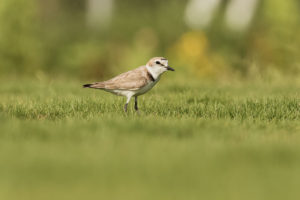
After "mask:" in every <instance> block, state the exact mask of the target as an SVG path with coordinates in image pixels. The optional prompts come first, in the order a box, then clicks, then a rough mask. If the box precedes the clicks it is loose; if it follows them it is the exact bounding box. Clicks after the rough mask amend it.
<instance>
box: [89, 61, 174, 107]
mask: <svg viewBox="0 0 300 200" xmlns="http://www.w3.org/2000/svg"><path fill="white" fill-rule="evenodd" d="M168 70H170V71H175V70H174V69H173V68H171V67H170V66H169V65H168V60H167V59H165V58H163V57H155V58H151V59H150V60H149V61H148V63H147V64H146V65H144V66H141V67H138V68H136V69H134V70H131V71H128V72H125V73H123V74H120V75H119V76H116V77H114V78H112V79H110V80H107V81H103V82H96V83H91V84H85V85H83V87H84V88H94V89H101V90H104V91H107V92H110V93H113V94H116V95H120V96H125V97H127V101H126V104H125V106H124V110H125V112H127V106H128V103H129V101H130V99H131V98H132V97H134V98H135V101H134V109H135V110H136V111H138V103H137V98H138V96H140V95H142V94H145V93H146V92H148V91H149V90H150V89H151V88H153V86H154V85H155V84H156V83H157V82H158V81H159V80H160V76H161V75H162V74H163V73H164V72H166V71H168Z"/></svg>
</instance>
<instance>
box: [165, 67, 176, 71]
mask: <svg viewBox="0 0 300 200" xmlns="http://www.w3.org/2000/svg"><path fill="white" fill-rule="evenodd" d="M166 68H167V70H170V71H175V69H173V68H172V67H170V66H167V67H166Z"/></svg>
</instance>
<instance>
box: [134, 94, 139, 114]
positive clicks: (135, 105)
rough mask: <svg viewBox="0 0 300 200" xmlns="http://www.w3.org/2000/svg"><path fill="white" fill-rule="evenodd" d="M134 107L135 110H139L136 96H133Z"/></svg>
mask: <svg viewBox="0 0 300 200" xmlns="http://www.w3.org/2000/svg"><path fill="white" fill-rule="evenodd" d="M134 109H135V110H136V111H139V108H138V104H137V97H135V98H134Z"/></svg>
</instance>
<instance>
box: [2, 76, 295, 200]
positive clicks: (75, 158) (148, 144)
mask: <svg viewBox="0 0 300 200" xmlns="http://www.w3.org/2000/svg"><path fill="white" fill-rule="evenodd" d="M174 82H175V83H174ZM299 100H300V93H299V87H298V86H295V85H294V86H291V85H287V86H281V85H276V84H274V85H264V84H259V85H251V84H244V85H223V86H218V85H213V84H203V83H198V82H193V83H190V84H187V83H185V82H180V81H177V82H176V81H170V82H165V80H163V81H162V83H159V84H158V86H156V88H154V90H153V91H151V92H150V93H148V94H146V95H144V96H142V97H140V98H139V105H140V109H141V115H137V114H135V112H134V111H133V104H132V103H133V102H131V104H130V106H129V107H130V109H129V113H128V114H127V115H126V114H124V112H123V104H124V101H125V99H123V98H121V97H116V96H113V95H111V94H108V93H105V92H102V91H97V90H90V89H82V88H81V83H80V82H76V81H66V82H62V81H53V82H51V81H42V82H40V81H34V80H18V81H1V84H0V123H1V124H0V159H1V160H0V199H5V200H10V199H18V200H19V199H22V200H27V199H28V200H33V199H38V200H39V199H43V200H47V199H49V200H50V199H51V200H52V199H72V200H74V199H105V200H110V199H122V200H127V199H128V200H133V199H143V200H144V199H149V200H153V199H162V200H166V199H170V200H176V199H188V200H190V199H191V200H193V199H195V200H196V199H197V200H198V199H206V200H207V199H222V200H223V199H224V200H227V199H228V200H248V199H249V200H253V199H255V200H266V199H272V200H274V199H275V200H276V199H280V200H281V199H298V197H299V195H300V192H299V185H300V135H299V133H300V122H299V120H300V104H299V103H300V102H299Z"/></svg>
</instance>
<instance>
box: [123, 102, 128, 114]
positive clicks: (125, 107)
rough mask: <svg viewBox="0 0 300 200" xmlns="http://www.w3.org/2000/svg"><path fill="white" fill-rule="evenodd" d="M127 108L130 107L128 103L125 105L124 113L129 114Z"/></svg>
mask: <svg viewBox="0 0 300 200" xmlns="http://www.w3.org/2000/svg"><path fill="white" fill-rule="evenodd" d="M127 106H128V103H126V104H125V106H124V111H125V112H126V113H127Z"/></svg>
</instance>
